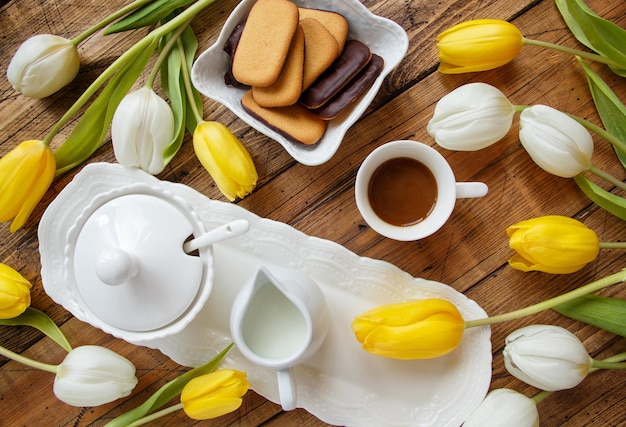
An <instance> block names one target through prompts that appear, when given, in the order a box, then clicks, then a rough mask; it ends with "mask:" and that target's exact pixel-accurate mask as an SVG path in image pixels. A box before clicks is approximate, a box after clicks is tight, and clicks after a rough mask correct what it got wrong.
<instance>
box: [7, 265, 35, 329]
mask: <svg viewBox="0 0 626 427" xmlns="http://www.w3.org/2000/svg"><path fill="white" fill-rule="evenodd" d="M31 287H32V284H31V283H30V282H29V281H28V280H26V279H25V278H24V277H23V276H22V275H21V274H20V273H18V272H17V271H15V270H14V269H12V268H11V267H9V266H8V265H6V264H1V263H0V319H12V318H14V317H17V316H19V315H20V314H22V313H23V312H24V310H26V309H27V308H28V306H29V305H30V288H31Z"/></svg>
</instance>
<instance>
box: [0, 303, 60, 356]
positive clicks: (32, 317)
mask: <svg viewBox="0 0 626 427" xmlns="http://www.w3.org/2000/svg"><path fill="white" fill-rule="evenodd" d="M0 325H7V326H15V325H21V326H32V327H33V328H36V329H39V330H40V331H41V332H43V333H44V334H46V336H48V337H49V338H51V339H52V340H53V341H54V342H56V343H57V344H59V345H60V346H61V347H63V348H64V349H65V350H66V351H68V352H69V351H72V346H71V345H70V343H69V341H68V340H67V338H66V337H65V335H64V334H63V332H62V331H61V329H59V327H58V326H57V325H56V323H54V322H53V321H52V319H50V318H49V317H48V316H47V315H46V314H45V313H43V312H41V311H39V310H37V309H36V308H33V307H28V308H27V309H26V310H25V311H24V312H23V313H22V314H20V315H19V316H17V317H14V318H12V319H0Z"/></svg>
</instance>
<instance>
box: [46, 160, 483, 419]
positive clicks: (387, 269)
mask: <svg viewBox="0 0 626 427" xmlns="http://www.w3.org/2000/svg"><path fill="white" fill-rule="evenodd" d="M137 182H143V183H146V184H149V185H152V186H157V187H162V188H163V189H165V190H166V191H170V192H172V193H173V194H175V195H177V196H180V197H183V198H184V199H185V200H186V201H187V202H188V203H189V204H190V205H191V206H192V208H193V209H194V211H195V212H196V213H197V214H198V216H199V217H200V218H201V220H202V221H203V222H204V223H205V224H206V226H207V229H212V228H214V227H217V226H218V225H221V224H223V223H226V222H228V221H231V220H233V219H239V218H243V219H246V220H248V221H249V222H250V230H249V231H248V233H246V234H245V235H243V236H240V237H237V238H234V239H232V240H228V241H223V242H220V243H217V244H215V245H214V246H213V250H214V268H215V272H214V273H215V275H214V283H213V292H212V293H211V295H210V297H209V300H208V302H207V303H206V304H205V306H204V307H203V309H201V310H200V312H199V313H198V315H197V316H196V317H195V318H194V319H193V320H192V321H191V323H189V325H188V326H187V327H186V328H184V329H183V330H182V331H181V332H180V333H178V334H175V335H171V336H169V337H165V338H161V339H156V340H147V341H141V340H140V341H135V342H134V343H135V344H137V345H141V346H146V347H149V348H155V349H159V350H160V351H162V352H163V353H164V354H165V355H167V356H169V357H171V358H172V359H173V360H174V361H176V362H177V363H179V364H181V365H185V366H190V367H191V366H198V365H201V364H203V363H205V362H206V361H208V360H209V359H211V358H212V357H213V356H214V355H215V354H217V353H218V352H219V351H220V350H222V349H223V348H224V347H225V346H226V345H228V344H229V343H230V342H231V337H230V331H229V317H230V307H231V305H232V302H233V300H234V298H235V296H236V295H237V292H238V290H239V289H240V288H241V286H242V285H243V284H244V283H246V282H247V281H248V280H249V279H250V277H251V276H252V275H253V274H254V273H255V272H256V270H257V268H258V267H259V266H261V265H264V266H267V267H268V268H270V269H271V267H272V266H284V267H290V268H296V269H299V270H300V271H302V272H304V273H305V274H307V275H309V277H311V278H312V279H313V280H315V281H316V282H317V284H318V285H319V286H320V288H321V289H322V291H323V292H324V295H325V297H326V300H327V302H328V305H329V309H330V315H331V326H330V330H329V332H328V335H327V337H326V340H325V341H324V343H323V344H322V347H321V349H320V350H319V351H318V352H317V353H316V354H315V355H314V356H312V357H311V358H310V359H308V360H307V361H306V362H305V363H304V364H302V365H300V366H297V367H296V368H295V372H296V381H297V384H298V391H297V392H298V402H297V405H298V407H302V408H304V409H305V410H307V411H308V412H310V413H311V414H313V415H315V416H316V417H318V418H319V419H321V420H322V421H324V422H327V423H330V424H336V425H346V426H359V427H367V426H437V427H443V426H450V427H457V426H459V425H460V424H462V422H463V421H464V420H465V418H466V417H467V416H468V415H469V413H470V412H471V411H472V410H473V409H474V408H475V407H476V406H477V405H478V404H479V403H480V402H481V401H482V399H483V398H484V396H485V394H486V393H487V390H488V388H489V384H490V381H491V362H492V355H491V342H490V337H491V333H490V329H489V328H488V327H484V328H472V329H469V330H467V331H466V333H465V336H464V337H463V340H462V343H461V345H460V346H459V347H458V348H457V349H456V350H454V351H453V352H452V353H450V354H448V355H446V356H443V357H440V358H437V359H432V360H415V361H402V360H392V359H387V358H383V357H379V356H374V355H371V354H369V353H366V352H365V351H363V350H362V349H361V347H360V345H359V343H358V342H357V341H356V339H355V337H354V335H353V333H352V330H351V328H350V324H351V322H352V320H353V318H354V317H355V316H356V315H358V314H360V313H362V312H363V311H365V310H368V309H370V308H372V307H374V306H377V305H380V304H386V303H392V302H398V301H404V300H407V299H413V298H432V297H435V298H444V299H447V300H449V301H451V302H453V303H454V304H455V305H456V306H457V307H458V308H459V310H460V311H461V313H462V314H463V316H464V317H465V318H466V319H468V320H469V319H476V318H482V317H486V313H485V312H484V311H483V310H482V308H480V307H479V306H478V304H476V303H475V302H474V301H472V300H470V299H468V298H467V297H465V296H464V295H463V294H461V293H459V292H456V291H455V290H454V289H452V288H451V287H449V286H447V285H444V284H442V283H439V282H434V281H428V280H423V279H418V278H414V277H411V276H410V275H409V274H407V273H406V272H404V271H402V270H400V269H399V268H397V267H395V266H393V265H391V264H389V263H387V262H383V261H379V260H374V259H370V258H364V257H359V256H358V255H356V254H355V253H353V252H351V251H349V250H347V249H346V248H344V247H343V246H341V245H338V244H336V243H334V242H331V241H328V240H324V239H320V238H316V237H311V236H308V235H306V234H304V233H302V232H300V231H298V230H295V229H294V228H292V227H290V226H288V225H286V224H284V223H280V222H276V221H272V220H269V219H266V218H261V217H259V216H257V215H255V214H253V213H251V212H249V211H247V210H246V209H243V208H241V207H239V206H237V205H235V204H230V203H225V202H220V201H215V200H211V199H208V198H207V197H205V196H203V195H202V194H200V193H199V192H197V191H195V190H193V189H192V188H190V187H187V186H184V185H181V184H173V183H170V182H165V181H159V180H158V179H157V178H155V177H153V176H151V175H148V174H146V173H144V172H142V171H140V170H137V169H130V168H125V167H123V166H120V165H117V164H107V163H98V164H91V165H88V166H86V167H85V168H84V169H83V170H82V171H81V172H80V173H78V174H77V175H76V177H75V178H74V180H73V181H72V182H71V183H69V184H68V185H67V187H66V188H65V189H64V190H63V191H61V193H60V194H59V195H58V196H57V198H56V199H55V200H54V201H53V202H52V203H51V204H50V206H49V207H48V209H47V210H46V212H45V214H44V217H43V218H42V220H41V223H40V229H39V240H40V251H41V261H42V279H43V284H44V288H45V290H46V292H47V293H48V294H49V295H50V297H51V298H52V299H54V300H55V301H56V302H57V303H59V304H61V305H63V306H64V307H65V308H66V309H67V310H69V311H70V312H71V313H72V314H73V315H74V316H76V317H77V318H79V319H81V320H83V321H85V318H84V315H83V313H82V311H81V310H80V308H79V306H78V304H77V300H76V296H75V295H73V293H72V291H71V289H72V286H71V283H69V284H68V282H67V281H68V280H72V275H71V274H69V275H68V274H66V273H67V272H66V271H65V266H64V263H63V259H64V246H65V242H66V234H67V231H68V229H69V227H70V226H71V224H72V223H74V221H75V218H76V215H77V213H78V212H80V211H82V210H83V209H84V207H85V206H87V205H88V204H89V203H90V201H91V200H92V199H93V198H94V197H96V196H97V195H98V194H101V193H105V192H108V191H110V190H112V189H114V188H119V187H123V186H128V185H131V184H134V183H137ZM122 335H123V334H122ZM121 338H124V337H123V336H121ZM131 342H132V341H131ZM222 367H229V368H233V369H239V370H242V371H246V372H247V373H248V377H249V381H250V383H251V388H252V389H253V390H254V391H256V392H257V393H259V394H261V395H262V396H264V397H266V398H267V399H269V400H271V401H273V402H277V401H278V393H277V387H276V375H275V372H274V371H273V370H271V369H266V368H262V367H259V366H256V365H254V364H252V363H251V362H249V361H247V360H246V359H245V358H244V357H243V356H242V355H241V353H239V351H238V350H237V349H236V348H233V349H232V350H231V351H230V352H229V354H228V356H227V358H226V359H225V360H224V362H223V363H222Z"/></svg>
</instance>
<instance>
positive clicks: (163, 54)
mask: <svg viewBox="0 0 626 427" xmlns="http://www.w3.org/2000/svg"><path fill="white" fill-rule="evenodd" d="M190 21H191V20H189V21H187V22H186V23H185V24H184V25H180V26H179V27H178V28H177V29H176V31H175V32H174V33H173V34H172V36H171V37H170V39H169V40H168V41H167V43H165V46H163V49H161V52H159V56H158V58H157V59H156V62H155V63H154V67H152V71H151V72H150V75H149V76H148V80H147V81H146V85H145V86H146V87H149V88H151V87H152V86H153V85H154V80H156V76H157V74H159V70H160V68H161V64H163V61H165V59H167V55H168V54H169V53H170V51H171V50H172V47H173V46H174V43H176V41H177V40H178V39H179V38H180V35H181V34H182V33H183V31H185V28H187V26H188V25H189V22H190Z"/></svg>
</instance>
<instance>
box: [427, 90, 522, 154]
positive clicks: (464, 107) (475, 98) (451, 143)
mask: <svg viewBox="0 0 626 427" xmlns="http://www.w3.org/2000/svg"><path fill="white" fill-rule="evenodd" d="M514 114H515V108H514V106H513V105H512V104H511V103H510V102H509V101H508V99H507V98H506V97H505V96H504V94H503V93H502V92H500V90H498V89H497V88H495V87H493V86H491V85H488V84H486V83H469V84H466V85H463V86H460V87H459V88H457V89H455V90H454V91H452V92H450V93H449V94H447V95H446V96H444V97H443V98H441V99H440V100H439V102H438V103H437V105H436V106H435V111H434V114H433V117H432V119H431V120H430V121H429V122H428V127H427V131H428V133H429V134H430V135H431V136H432V137H433V138H434V139H435V141H436V142H437V144H438V145H439V146H441V147H443V148H446V149H449V150H456V151H475V150H480V149H482V148H485V147H487V146H489V145H491V144H493V143H495V142H497V141H499V140H500V139H502V138H503V137H504V136H505V135H506V134H507V133H508V132H509V130H510V129H511V124H512V122H513V116H514Z"/></svg>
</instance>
